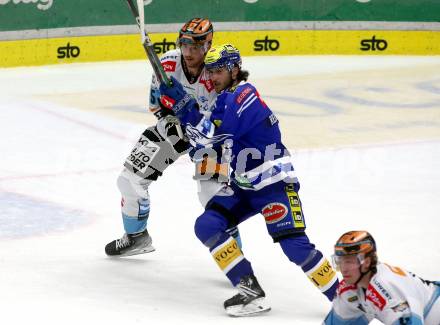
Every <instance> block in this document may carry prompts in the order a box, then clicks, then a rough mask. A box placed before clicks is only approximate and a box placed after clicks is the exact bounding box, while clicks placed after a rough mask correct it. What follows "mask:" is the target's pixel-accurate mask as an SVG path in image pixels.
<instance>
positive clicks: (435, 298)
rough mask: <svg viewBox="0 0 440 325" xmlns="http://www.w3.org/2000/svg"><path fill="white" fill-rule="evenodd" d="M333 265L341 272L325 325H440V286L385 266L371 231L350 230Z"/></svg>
mask: <svg viewBox="0 0 440 325" xmlns="http://www.w3.org/2000/svg"><path fill="white" fill-rule="evenodd" d="M333 262H334V264H335V266H336V268H337V269H338V270H339V271H340V272H341V273H342V276H343V281H342V282H341V283H340V284H339V287H338V290H337V295H336V297H335V299H334V300H333V308H332V310H331V311H330V313H329V314H328V315H327V317H326V319H325V320H324V324H325V325H364V324H368V323H370V321H372V320H373V319H377V320H379V321H381V322H382V323H383V324H386V325H402V324H407V325H420V324H425V325H439V324H440V299H439V297H440V282H438V281H437V282H436V281H427V280H424V279H422V278H419V277H417V276H416V275H415V274H412V273H411V272H408V271H406V270H403V269H401V268H400V267H396V266H390V265H388V264H385V263H380V262H379V261H378V258H377V253H376V243H375V241H374V239H373V237H372V236H371V235H370V234H369V233H368V232H366V231H349V232H347V233H345V234H343V235H342V236H341V237H340V238H339V239H338V241H337V242H336V245H335V255H334V256H333Z"/></svg>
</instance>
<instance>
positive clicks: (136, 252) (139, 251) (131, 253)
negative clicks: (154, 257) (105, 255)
mask: <svg viewBox="0 0 440 325" xmlns="http://www.w3.org/2000/svg"><path fill="white" fill-rule="evenodd" d="M155 250H156V249H155V248H154V247H153V246H148V247H144V248H141V249H135V250H132V251H129V252H126V253H124V254H120V255H113V256H111V257H127V256H134V255H141V254H147V253H151V252H154V251H155Z"/></svg>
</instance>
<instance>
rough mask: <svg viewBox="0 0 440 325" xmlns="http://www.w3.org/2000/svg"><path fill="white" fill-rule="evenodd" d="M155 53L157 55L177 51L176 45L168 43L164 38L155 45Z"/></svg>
mask: <svg viewBox="0 0 440 325" xmlns="http://www.w3.org/2000/svg"><path fill="white" fill-rule="evenodd" d="M153 48H154V52H156V54H161V53H165V52H167V51H169V50H175V49H176V43H174V42H167V39H166V38H164V39H163V40H162V42H155V43H153Z"/></svg>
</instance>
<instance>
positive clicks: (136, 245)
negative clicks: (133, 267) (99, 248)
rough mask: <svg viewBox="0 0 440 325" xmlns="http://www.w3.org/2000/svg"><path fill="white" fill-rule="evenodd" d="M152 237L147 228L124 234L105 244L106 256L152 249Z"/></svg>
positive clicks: (127, 254) (148, 251)
mask: <svg viewBox="0 0 440 325" xmlns="http://www.w3.org/2000/svg"><path fill="white" fill-rule="evenodd" d="M152 242H153V241H152V239H151V237H150V235H149V234H148V231H147V229H145V230H144V231H142V232H139V233H136V234H126V233H125V234H124V236H122V238H121V239H116V240H114V241H112V242H110V243H108V244H107V245H106V246H105V253H106V254H107V255H108V256H115V257H122V256H131V255H138V254H145V253H150V252H152V251H154V247H153V246H152V245H151V244H152Z"/></svg>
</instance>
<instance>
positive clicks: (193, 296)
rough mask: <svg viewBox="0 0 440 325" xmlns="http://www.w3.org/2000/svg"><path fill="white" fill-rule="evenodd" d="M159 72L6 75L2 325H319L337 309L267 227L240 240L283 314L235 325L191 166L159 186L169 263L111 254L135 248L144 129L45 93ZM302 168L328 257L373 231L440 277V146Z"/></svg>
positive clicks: (277, 70)
mask: <svg viewBox="0 0 440 325" xmlns="http://www.w3.org/2000/svg"><path fill="white" fill-rule="evenodd" d="M295 60H296V61H295ZM298 60H299V62H300V63H301V64H296V65H295V67H293V66H292V62H296V63H298ZM426 62H437V63H439V59H438V58H428V57H427V58H420V57H419V58H418V57H414V58H411V57H408V58H406V57H382V58H377V57H376V58H371V57H363V58H354V57H297V58H249V59H248V60H246V64H247V68H249V69H250V70H251V71H252V72H253V73H254V75H256V76H257V77H260V78H262V77H265V76H268V77H276V76H283V75H298V76H301V75H307V74H311V73H317V72H319V71H326V72H332V71H346V70H347V71H349V70H353V69H357V70H359V71H360V73H361V71H365V70H368V69H371V67H372V64H373V63H374V64H373V65H374V68H376V69H377V68H381V67H389V66H390V65H393V66H395V67H398V66H399V65H401V66H407V65H409V64H410V65H414V66H417V65H418V64H424V63H426ZM268 65H270V66H271V67H273V70H271V71H269V70H268V69H267V68H266V67H267V66H268ZM150 73H151V70H150V69H147V68H146V67H145V63H143V62H112V63H97V64H81V65H61V66H50V67H37V68H17V69H0V139H1V140H0V156H1V158H0V324H26V325H27V324H47V325H52V324H54V325H55V324H93V323H95V324H104V325H109V324H118V323H122V324H206V323H209V324H252V325H257V324H267V323H270V324H295V325H296V324H299V325H301V324H320V322H321V321H322V319H323V318H324V316H325V315H326V313H327V312H328V310H329V308H330V303H329V302H327V301H326V299H324V297H323V296H322V295H321V294H320V293H319V292H318V291H317V290H316V289H315V288H314V287H312V285H311V284H310V283H309V281H308V280H307V279H306V277H305V276H304V274H303V273H302V272H301V270H300V269H299V268H298V267H296V266H295V265H293V264H292V263H290V262H289V261H288V260H287V258H286V257H285V256H284V255H283V254H282V251H281V249H280V248H279V247H278V245H274V244H273V243H272V241H271V239H270V237H269V236H268V235H267V232H266V229H265V225H264V220H263V219H262V217H261V216H255V217H254V218H251V219H250V220H248V221H246V222H245V223H243V224H242V225H241V226H240V231H241V234H242V239H243V243H244V253H245V255H246V256H247V258H248V259H249V260H250V261H251V262H252V265H253V267H254V270H255V273H256V275H257V277H258V279H259V280H260V283H261V284H262V286H263V287H264V289H265V291H266V294H267V296H268V299H269V301H270V303H271V305H272V311H271V312H270V313H267V314H266V315H264V316H261V317H252V318H240V319H234V318H228V317H227V316H226V315H225V314H224V311H223V308H222V303H223V301H224V300H225V299H227V298H229V297H230V296H231V295H233V294H235V292H234V291H233V289H231V287H230V285H229V283H228V282H227V281H226V279H225V277H224V275H223V274H222V273H221V272H220V270H219V269H218V267H217V266H216V265H215V263H214V262H213V260H212V257H211V256H210V254H209V253H208V251H207V249H206V248H205V247H203V246H202V245H201V244H200V242H199V241H198V240H197V238H196V237H195V235H194V233H193V223H194V220H195V218H196V217H197V216H198V215H199V214H200V213H201V211H202V210H201V208H200V207H199V204H198V201H197V196H196V184H195V182H194V181H193V180H192V172H193V169H192V166H191V164H190V162H189V161H188V159H186V158H182V159H180V160H179V161H178V162H176V163H175V164H174V165H173V166H172V167H170V168H169V169H168V170H167V171H166V174H165V176H164V177H162V178H161V179H160V181H158V182H157V183H155V184H153V185H152V187H151V197H152V210H151V216H150V220H149V230H150V232H151V234H152V237H153V241H154V245H155V247H156V248H157V250H156V252H154V253H151V254H147V255H144V256H138V257H132V258H126V259H110V258H107V257H106V256H105V254H104V246H105V244H106V243H107V242H108V241H110V240H112V239H115V238H116V237H119V236H120V235H122V225H121V218H120V212H119V204H120V203H119V201H120V198H119V193H118V191H117V188H116V185H115V180H116V177H117V175H118V173H119V171H120V169H121V163H122V161H123V160H124V159H125V156H126V155H127V153H128V152H129V151H130V149H131V146H132V144H133V143H134V142H135V141H136V140H137V136H138V134H140V132H142V131H143V129H144V127H145V126H144V125H142V124H140V123H132V122H127V121H121V120H116V119H114V118H111V117H106V116H103V115H98V114H96V113H93V112H87V111H85V110H78V109H75V107H63V106H60V105H55V104H54V103H50V102H43V101H42V100H39V99H36V98H35V97H33V96H32V95H39V94H44V95H47V94H48V93H51V94H56V93H57V92H58V93H68V92H72V93H77V92H81V91H93V90H100V91H102V90H103V91H105V90H107V89H109V91H111V89H115V88H118V87H120V88H129V87H131V86H133V87H138V86H139V85H142V84H144V83H145V82H146V81H147V80H148V78H149V77H148V76H149V74H150ZM317 86H319V85H317ZM438 95H439V97H440V94H438ZM437 110H439V108H437ZM439 114H440V113H439ZM293 149H294V148H293ZM293 151H294V150H293ZM294 152H295V151H294ZM294 162H295V168H296V170H297V173H298V176H299V178H300V181H301V191H300V195H301V199H302V201H303V205H304V210H305V216H306V221H307V224H308V235H309V237H310V238H311V240H312V241H313V242H314V243H315V244H316V245H317V247H318V248H320V249H321V250H322V251H323V252H324V253H325V254H326V255H327V256H329V255H330V254H331V251H332V245H333V243H334V241H335V240H336V239H337V237H338V236H339V235H340V234H341V233H343V232H345V231H347V230H350V229H367V230H369V231H370V232H371V233H372V234H373V235H374V236H375V238H376V240H377V243H378V247H379V257H380V259H381V260H383V261H386V262H388V263H390V264H394V265H399V266H401V267H404V268H406V269H408V270H411V271H413V272H415V273H416V274H418V275H420V276H422V277H425V278H427V279H434V280H440V272H439V270H440V221H439V220H440V219H439V211H440V200H439V197H440V141H438V140H431V141H417V142H408V143H400V144H395V145H376V144H372V145H371V146H365V145H364V146H352V147H346V148H344V149H319V150H317V149H314V150H301V151H298V152H295V156H294Z"/></svg>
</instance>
